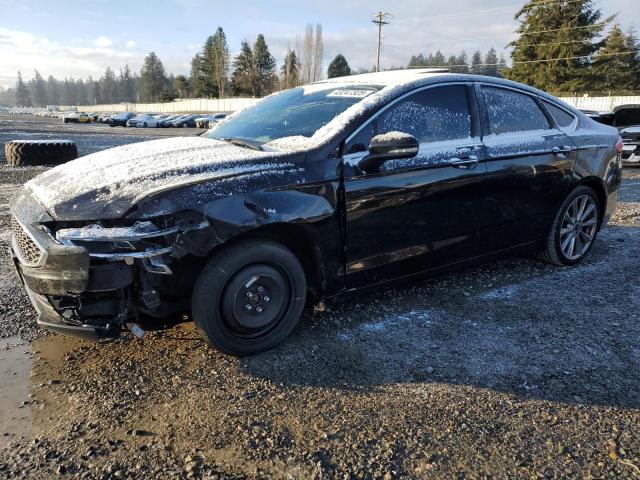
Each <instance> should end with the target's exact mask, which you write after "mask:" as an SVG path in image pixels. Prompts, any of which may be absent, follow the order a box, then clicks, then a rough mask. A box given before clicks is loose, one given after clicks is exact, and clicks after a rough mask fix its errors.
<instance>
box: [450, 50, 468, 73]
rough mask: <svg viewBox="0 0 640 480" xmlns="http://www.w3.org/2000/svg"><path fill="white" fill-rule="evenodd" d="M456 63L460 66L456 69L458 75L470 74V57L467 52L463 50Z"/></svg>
mask: <svg viewBox="0 0 640 480" xmlns="http://www.w3.org/2000/svg"><path fill="white" fill-rule="evenodd" d="M456 63H457V64H458V66H457V67H456V72H457V73H469V66H468V65H469V57H467V52H465V51H464V50H462V52H460V55H458V58H457V59H456ZM452 71H453V70H452Z"/></svg>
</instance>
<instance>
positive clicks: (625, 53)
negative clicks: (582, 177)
mask: <svg viewBox="0 0 640 480" xmlns="http://www.w3.org/2000/svg"><path fill="white" fill-rule="evenodd" d="M634 53H636V52H635V51H633V50H630V51H628V52H615V53H599V54H597V55H596V57H613V56H617V55H630V54H634ZM581 58H592V55H577V56H574V57H560V58H543V59H539V60H520V61H514V62H511V64H512V65H520V64H526V63H548V62H558V61H560V60H579V59H581ZM472 66H474V67H497V66H500V63H477V64H475V65H472ZM429 67H431V68H451V67H469V65H468V64H459V65H430V66H429ZM416 68H425V67H416Z"/></svg>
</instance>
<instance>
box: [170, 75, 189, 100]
mask: <svg viewBox="0 0 640 480" xmlns="http://www.w3.org/2000/svg"><path fill="white" fill-rule="evenodd" d="M173 90H174V91H175V93H176V95H178V98H187V96H188V95H189V82H188V80H187V77H186V76H184V75H178V76H177V77H176V78H175V79H174V80H173Z"/></svg>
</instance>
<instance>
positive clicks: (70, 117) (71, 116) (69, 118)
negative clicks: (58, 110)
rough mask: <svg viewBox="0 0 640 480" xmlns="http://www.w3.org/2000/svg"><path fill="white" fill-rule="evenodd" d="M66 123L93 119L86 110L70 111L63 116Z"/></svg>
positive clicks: (87, 121) (85, 121)
mask: <svg viewBox="0 0 640 480" xmlns="http://www.w3.org/2000/svg"><path fill="white" fill-rule="evenodd" d="M62 121H63V122H64V123H89V122H90V121H91V119H90V118H89V115H87V114H86V113H84V112H70V113H67V114H65V116H64V117H62Z"/></svg>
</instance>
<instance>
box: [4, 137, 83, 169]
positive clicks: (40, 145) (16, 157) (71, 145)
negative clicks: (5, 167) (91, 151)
mask: <svg viewBox="0 0 640 480" xmlns="http://www.w3.org/2000/svg"><path fill="white" fill-rule="evenodd" d="M4 156H5V159H6V161H7V163H8V164H9V165H12V166H14V167H27V166H33V165H61V164H63V163H66V162H68V161H69V160H74V159H76V158H78V148H77V147H76V144H75V142H73V141H71V140H11V141H10V142H7V143H5V144H4Z"/></svg>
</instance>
